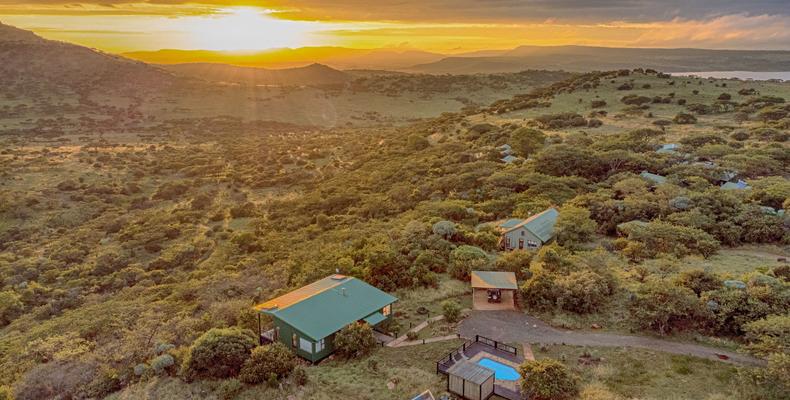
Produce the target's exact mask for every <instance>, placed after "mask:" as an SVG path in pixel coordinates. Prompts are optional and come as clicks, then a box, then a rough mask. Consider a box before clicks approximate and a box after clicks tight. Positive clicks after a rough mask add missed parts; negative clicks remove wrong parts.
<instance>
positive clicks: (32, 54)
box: [0, 23, 172, 90]
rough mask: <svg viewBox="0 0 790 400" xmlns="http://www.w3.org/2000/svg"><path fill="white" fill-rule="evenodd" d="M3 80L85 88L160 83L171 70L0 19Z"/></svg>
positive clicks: (21, 84) (0, 75) (22, 85)
mask: <svg viewBox="0 0 790 400" xmlns="http://www.w3.org/2000/svg"><path fill="white" fill-rule="evenodd" d="M0 60H2V62H0V84H2V85H18V87H19V89H20V90H25V89H26V88H31V87H39V88H40V87H44V86H47V87H68V88H71V89H74V90H85V89H88V88H91V87H98V86H101V87H102V88H103V89H110V88H122V87H127V88H128V87H159V86H160V85H162V84H168V83H169V82H170V81H171V79H172V76H171V74H170V73H168V72H166V71H164V70H162V69H159V68H156V67H153V66H151V65H148V64H145V63H142V62H139V61H134V60H130V59H127V58H124V57H120V56H117V55H112V54H107V53H103V52H100V51H97V50H93V49H89V48H87V47H82V46H77V45H73V44H69V43H65V42H58V41H53V40H47V39H43V38H41V37H39V36H36V35H35V34H33V33H32V32H29V31H25V30H22V29H18V28H15V27H12V26H9V25H4V24H2V23H0Z"/></svg>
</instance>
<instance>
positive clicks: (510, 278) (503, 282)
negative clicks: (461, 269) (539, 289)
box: [471, 271, 518, 290]
mask: <svg viewBox="0 0 790 400" xmlns="http://www.w3.org/2000/svg"><path fill="white" fill-rule="evenodd" d="M471 275H472V287H473V288H478V289H513V290H515V289H518V283H517V282H516V274H515V273H513V272H504V271H472V274H471Z"/></svg>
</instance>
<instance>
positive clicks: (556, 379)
mask: <svg viewBox="0 0 790 400" xmlns="http://www.w3.org/2000/svg"><path fill="white" fill-rule="evenodd" d="M518 371H519V373H520V374H521V377H522V380H521V392H522V394H525V395H526V396H527V398H529V399H534V400H566V399H572V398H575V397H576V395H577V394H578V393H579V378H578V377H577V376H576V375H574V374H573V372H571V370H570V369H568V367H566V366H565V364H563V363H561V362H559V361H557V360H552V359H543V360H537V361H529V360H528V361H526V362H524V364H522V365H521V366H520V367H519V368H518Z"/></svg>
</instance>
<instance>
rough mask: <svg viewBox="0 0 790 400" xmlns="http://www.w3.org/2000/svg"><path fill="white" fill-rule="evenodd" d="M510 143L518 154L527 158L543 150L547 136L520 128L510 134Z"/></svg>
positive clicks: (534, 130)
mask: <svg viewBox="0 0 790 400" xmlns="http://www.w3.org/2000/svg"><path fill="white" fill-rule="evenodd" d="M510 142H511V145H512V146H513V150H515V151H516V154H518V155H520V156H522V157H527V156H529V155H530V154H532V153H535V152H536V151H538V150H540V149H542V148H543V145H544V143H545V142H546V135H545V134H544V133H543V132H541V131H539V130H537V129H530V128H519V129H516V130H515V131H514V132H513V133H511V134H510Z"/></svg>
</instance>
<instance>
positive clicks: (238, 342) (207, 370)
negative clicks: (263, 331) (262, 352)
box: [182, 327, 257, 380]
mask: <svg viewBox="0 0 790 400" xmlns="http://www.w3.org/2000/svg"><path fill="white" fill-rule="evenodd" d="M256 342H257V340H256V337H255V334H254V333H253V332H252V331H250V330H248V329H240V328H235V327H234V328H213V329H210V330H208V331H207V332H206V333H204V334H202V335H200V337H198V338H197V340H195V342H194V343H192V346H190V347H189V350H188V352H187V356H186V358H185V359H184V364H183V366H182V371H183V374H184V377H185V378H187V379H188V380H189V379H193V378H204V377H205V378H228V377H232V376H236V375H237V374H238V373H239V371H240V370H241V367H242V366H243V365H244V362H245V361H247V359H248V358H249V357H250V351H251V350H252V349H253V348H254V347H255V346H256V345H257V343H256Z"/></svg>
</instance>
